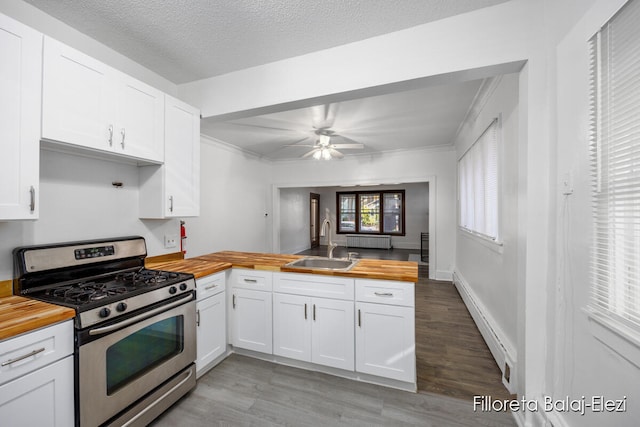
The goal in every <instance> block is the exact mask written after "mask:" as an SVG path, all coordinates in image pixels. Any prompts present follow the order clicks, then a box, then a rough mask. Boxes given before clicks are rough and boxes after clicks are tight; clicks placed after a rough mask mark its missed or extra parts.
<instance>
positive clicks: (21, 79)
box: [0, 15, 42, 220]
mask: <svg viewBox="0 0 640 427" xmlns="http://www.w3.org/2000/svg"><path fill="white" fill-rule="evenodd" d="M41 52H42V34H40V33H38V32H37V31H35V30H33V29H31V28H29V27H26V26H24V25H22V24H20V23H19V22H16V21H14V20H13V19H10V18H8V17H6V16H4V15H0V57H1V58H2V60H0V94H1V95H0V117H2V125H0V182H1V183H2V185H0V220H9V219H36V218H38V206H39V203H38V202H37V195H38V177H39V158H40V135H39V132H38V127H39V123H40V70H41V69H42V67H41V64H42V62H41V61H42V59H41V58H42V53H41Z"/></svg>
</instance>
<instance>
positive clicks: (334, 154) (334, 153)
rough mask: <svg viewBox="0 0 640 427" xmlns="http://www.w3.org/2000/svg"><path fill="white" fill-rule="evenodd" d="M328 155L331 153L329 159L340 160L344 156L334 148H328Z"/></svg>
mask: <svg viewBox="0 0 640 427" xmlns="http://www.w3.org/2000/svg"><path fill="white" fill-rule="evenodd" d="M329 153H331V157H335V158H336V159H341V158H343V157H344V154H342V153H341V152H339V151H338V150H336V149H335V148H329Z"/></svg>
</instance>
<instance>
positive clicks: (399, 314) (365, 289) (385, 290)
mask: <svg viewBox="0 0 640 427" xmlns="http://www.w3.org/2000/svg"><path fill="white" fill-rule="evenodd" d="M413 289H414V287H413V284H411V283H406V282H390V281H383V280H356V300H357V301H356V372H362V373H365V374H371V375H377V376H380V377H385V378H390V379H394V380H399V381H406V382H412V383H415V381H416V353H415V308H414V298H413ZM376 298H377V300H376ZM363 300H364V301H376V302H373V303H372V302H362V301H363Z"/></svg>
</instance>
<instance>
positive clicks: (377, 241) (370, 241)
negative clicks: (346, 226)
mask: <svg viewBox="0 0 640 427" xmlns="http://www.w3.org/2000/svg"><path fill="white" fill-rule="evenodd" d="M347 247H348V248H372V249H391V236H389V235H384V234H383V235H372V236H363V235H361V234H347Z"/></svg>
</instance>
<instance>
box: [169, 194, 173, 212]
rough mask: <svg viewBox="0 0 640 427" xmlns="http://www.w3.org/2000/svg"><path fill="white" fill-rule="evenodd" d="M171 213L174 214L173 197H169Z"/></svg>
mask: <svg viewBox="0 0 640 427" xmlns="http://www.w3.org/2000/svg"><path fill="white" fill-rule="evenodd" d="M169 212H173V196H169Z"/></svg>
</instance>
